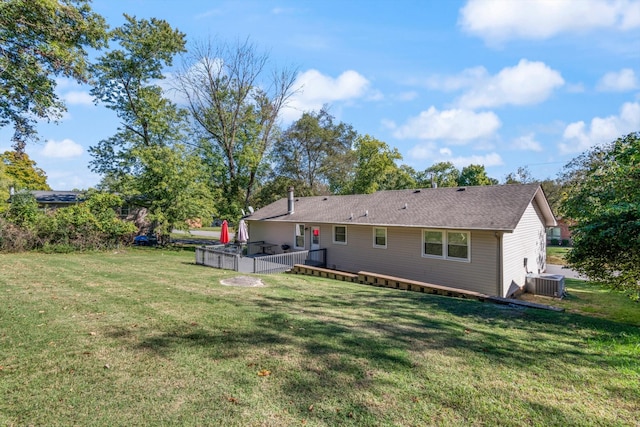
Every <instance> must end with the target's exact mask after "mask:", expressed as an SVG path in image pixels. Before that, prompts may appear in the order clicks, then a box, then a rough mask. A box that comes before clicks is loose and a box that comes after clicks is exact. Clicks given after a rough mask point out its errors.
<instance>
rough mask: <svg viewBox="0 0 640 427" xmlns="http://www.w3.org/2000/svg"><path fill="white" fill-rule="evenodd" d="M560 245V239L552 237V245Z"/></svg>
mask: <svg viewBox="0 0 640 427" xmlns="http://www.w3.org/2000/svg"><path fill="white" fill-rule="evenodd" d="M558 245H560V240H558V239H551V246H558Z"/></svg>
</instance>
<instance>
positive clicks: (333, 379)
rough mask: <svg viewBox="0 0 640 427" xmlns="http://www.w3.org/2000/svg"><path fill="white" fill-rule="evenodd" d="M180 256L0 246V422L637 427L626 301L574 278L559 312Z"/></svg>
mask: <svg viewBox="0 0 640 427" xmlns="http://www.w3.org/2000/svg"><path fill="white" fill-rule="evenodd" d="M193 261H194V260H193V253H190V252H186V251H165V250H154V249H128V250H126V251H123V252H117V253H93V254H70V255H57V254H56V255H44V254H17V255H6V254H5V255H0V307H1V308H0V395H1V396H2V399H0V424H1V425H8V426H12V425H83V426H91V425H109V426H111V425H154V424H155V425H159V424H162V425H224V426H282V425H287V426H289V425H292V426H296V425H306V426H333V425H353V426H367V425H371V426H373V425H375V426H385V425H389V426H391V425H504V426H509V425H513V426H520V425H545V426H550V425H558V426H566V425H598V426H603V425H637V423H638V414H639V413H640V398H639V396H640V327H639V326H640V314H639V312H640V306H638V305H637V304H634V303H633V302H631V301H628V305H627V306H626V307H627V309H626V310H628V314H627V315H626V316H627V317H625V318H624V322H623V321H621V320H620V319H619V318H612V317H609V316H607V314H606V312H605V313H597V314H598V316H591V315H585V314H583V313H587V314H589V311H588V310H582V311H581V310H579V307H580V301H581V298H582V296H581V294H579V293H578V292H577V291H575V292H574V291H573V288H572V286H573V282H570V283H569V292H570V294H571V295H574V297H575V300H574V301H573V303H574V304H573V305H572V307H573V308H575V310H576V312H564V313H556V312H550V311H541V310H532V309H522V308H511V307H506V306H498V305H492V304H488V303H480V302H476V301H466V300H456V299H451V298H445V297H438V296H431V295H424V294H419V293H411V292H403V291H398V290H392V289H386V288H374V287H368V286H364V285H355V284H347V283H344V282H337V281H331V280H327V279H320V278H312V277H304V276H293V275H272V276H262V279H263V281H264V282H265V284H266V285H267V286H265V287H255V288H237V287H226V286H222V285H220V279H222V278H228V277H232V276H233V275H234V273H231V272H222V271H219V270H215V269H211V268H206V267H199V266H195V265H194V264H193ZM581 286H582V285H581ZM584 286H586V288H585V289H584V290H585V292H587V291H588V289H589V285H584ZM590 286H592V288H591V289H594V288H593V285H590ZM594 292H596V293H597V292H598V291H597V290H596V291H594ZM611 295H612V294H609V293H606V292H605V293H599V294H598V295H597V298H594V299H593V300H594V301H596V302H594V304H598V302H597V301H598V300H599V305H600V306H606V305H607V298H609V297H611ZM571 302H572V301H571V300H566V301H565V303H567V304H569V303H571ZM620 304H623V303H620ZM583 308H584V307H583ZM634 310H635V311H634Z"/></svg>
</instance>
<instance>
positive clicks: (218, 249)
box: [196, 245, 240, 271]
mask: <svg viewBox="0 0 640 427" xmlns="http://www.w3.org/2000/svg"><path fill="white" fill-rule="evenodd" d="M224 249H225V247H224V245H216V246H202V247H199V248H196V264H199V265H206V266H207V267H214V268H220V269H223V270H234V271H238V267H239V264H240V254H238V253H232V252H226V251H225V250H224Z"/></svg>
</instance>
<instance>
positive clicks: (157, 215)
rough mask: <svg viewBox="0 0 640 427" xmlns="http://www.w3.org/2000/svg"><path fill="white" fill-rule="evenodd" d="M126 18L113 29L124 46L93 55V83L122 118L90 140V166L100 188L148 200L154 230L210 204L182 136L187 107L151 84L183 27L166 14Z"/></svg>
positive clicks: (208, 211)
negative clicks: (118, 124) (107, 133)
mask: <svg viewBox="0 0 640 427" xmlns="http://www.w3.org/2000/svg"><path fill="white" fill-rule="evenodd" d="M125 18H126V20H127V22H126V23H125V24H124V25H123V26H122V27H120V28H117V29H115V30H114V31H113V32H112V37H113V40H114V41H116V42H118V43H119V45H120V47H121V49H114V50H112V51H110V52H108V53H106V54H105V55H103V56H102V57H100V58H99V59H98V62H97V64H96V65H95V66H94V68H93V70H94V73H95V75H96V78H97V79H96V83H95V86H94V88H93V90H92V94H93V95H94V96H96V97H97V98H98V99H100V100H101V101H102V102H103V103H105V104H106V106H107V107H108V108H110V109H112V110H114V111H116V113H117V115H118V117H120V118H121V119H122V125H121V127H120V128H119V129H118V131H117V133H116V134H115V135H114V136H112V137H111V138H108V139H106V140H103V141H100V142H99V143H98V145H97V146H95V147H91V149H90V152H91V154H92V156H93V160H92V161H91V168H92V170H93V171H95V172H98V173H101V174H103V175H104V176H105V180H104V181H103V183H102V184H103V185H102V187H103V188H108V189H110V190H111V191H117V192H119V193H121V194H124V195H126V196H128V197H135V198H136V200H137V203H138V204H139V205H140V206H144V207H146V208H148V209H149V215H148V219H149V220H150V221H152V222H153V228H154V229H155V230H154V231H155V232H157V233H160V234H164V235H166V236H168V233H169V232H170V231H171V229H172V228H173V227H178V228H180V227H184V224H185V221H186V220H187V219H193V218H207V219H208V218H211V216H212V215H213V213H214V212H215V211H214V208H213V196H212V193H211V192H210V191H209V190H208V188H207V186H206V185H205V182H206V180H205V178H204V173H203V167H202V163H201V162H200V161H199V159H198V158H197V157H196V156H195V154H194V153H193V152H191V151H189V150H187V149H186V148H185V145H184V144H183V142H184V140H185V139H186V130H187V114H188V113H187V111H186V110H182V109H179V108H178V107H177V106H176V105H175V104H174V103H172V102H171V101H170V100H168V99H167V98H165V97H164V95H163V92H162V89H161V88H160V86H158V85H155V84H153V81H154V80H156V79H160V78H163V75H162V70H163V68H164V67H165V66H169V65H171V64H172V61H173V57H174V56H175V55H176V54H178V53H180V52H183V51H184V50H185V49H184V45H185V35H184V34H183V33H181V32H179V31H178V30H174V29H172V28H171V26H170V25H169V24H168V23H167V22H166V21H163V20H157V19H152V20H150V21H148V20H136V19H135V18H133V17H130V16H127V15H125Z"/></svg>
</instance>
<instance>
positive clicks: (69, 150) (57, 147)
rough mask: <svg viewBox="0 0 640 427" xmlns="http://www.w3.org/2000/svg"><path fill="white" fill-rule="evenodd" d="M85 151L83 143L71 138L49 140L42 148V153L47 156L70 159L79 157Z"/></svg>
mask: <svg viewBox="0 0 640 427" xmlns="http://www.w3.org/2000/svg"><path fill="white" fill-rule="evenodd" d="M83 152H84V148H82V145H80V144H78V143H75V142H73V141H72V140H70V139H63V140H62V141H54V140H52V139H50V140H48V141H47V143H46V144H45V145H44V148H43V149H42V155H43V156H45V157H53V158H56V159H69V158H72V157H79V156H81V155H82V153H83Z"/></svg>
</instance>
